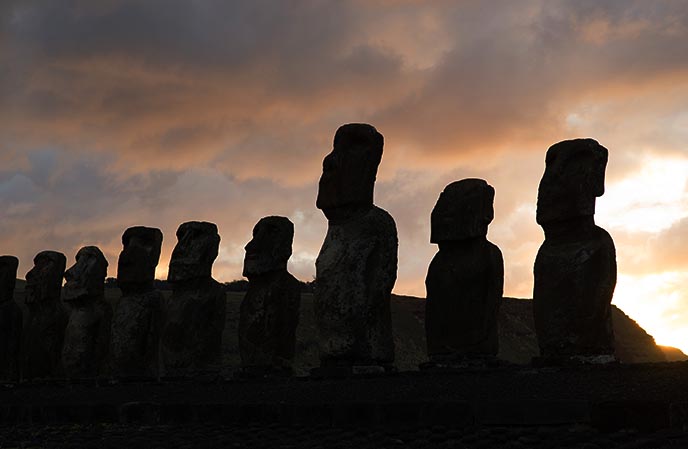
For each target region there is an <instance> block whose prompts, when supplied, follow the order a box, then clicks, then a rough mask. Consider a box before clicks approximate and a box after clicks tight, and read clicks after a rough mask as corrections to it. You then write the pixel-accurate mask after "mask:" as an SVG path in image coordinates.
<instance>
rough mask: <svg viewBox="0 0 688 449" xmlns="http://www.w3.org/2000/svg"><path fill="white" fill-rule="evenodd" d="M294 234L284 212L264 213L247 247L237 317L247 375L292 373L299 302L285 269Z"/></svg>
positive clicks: (294, 284) (297, 286)
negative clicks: (245, 283)
mask: <svg viewBox="0 0 688 449" xmlns="http://www.w3.org/2000/svg"><path fill="white" fill-rule="evenodd" d="M293 240H294V224H293V223H292V222H291V221H290V220H289V219H288V218H286V217H265V218H261V219H260V221H258V223H257V224H256V226H255V227H254V228H253V238H252V239H251V241H250V242H248V244H247V245H246V247H245V250H246V256H245V258H244V272H243V275H244V276H246V277H247V278H248V281H249V284H248V291H247V292H246V296H244V299H243V300H242V302H241V309H240V318H239V353H240V355H241V365H242V368H243V374H245V375H249V376H250V375H263V374H289V373H291V364H292V360H293V358H294V351H295V346H296V327H297V325H298V322H299V306H300V304H301V286H300V284H299V281H298V280H297V279H296V278H295V277H294V276H292V275H291V274H290V273H289V272H288V271H287V261H288V260H289V257H291V251H292V250H291V247H292V242H293Z"/></svg>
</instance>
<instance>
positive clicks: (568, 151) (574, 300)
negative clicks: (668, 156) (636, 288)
mask: <svg viewBox="0 0 688 449" xmlns="http://www.w3.org/2000/svg"><path fill="white" fill-rule="evenodd" d="M607 154H608V152H607V149H606V148H604V147H603V146H601V145H600V144H598V143H597V142H596V141H595V140H592V139H576V140H566V141H563V142H559V143H557V144H555V145H552V146H551V147H550V148H549V150H547V156H546V160H545V173H544V175H543V176H542V180H541V181H540V186H539V188H538V201H537V222H538V224H539V225H540V226H542V228H543V230H544V231H545V241H544V243H543V244H542V246H541V247H540V250H539V251H538V254H537V258H536V259H535V269H534V273H535V283H534V288H533V302H534V309H533V312H534V317H535V326H536V331H537V336H538V344H539V346H540V355H541V356H542V359H544V360H545V363H551V362H553V361H556V360H560V361H561V360H565V359H568V358H573V359H576V360H578V361H588V362H595V363H601V362H602V363H603V362H610V361H613V360H614V357H613V355H614V333H613V330H612V315H611V307H610V304H611V301H612V296H613V294H614V287H615V286H616V251H615V248H614V242H613V241H612V238H611V237H610V236H609V234H608V233H607V231H605V230H604V229H602V228H600V227H598V226H595V220H594V214H595V199H596V197H598V196H601V195H602V194H603V193H604V173H605V169H606V166H607V157H608V156H607ZM547 360H548V361H547Z"/></svg>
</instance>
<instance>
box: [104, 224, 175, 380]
mask: <svg viewBox="0 0 688 449" xmlns="http://www.w3.org/2000/svg"><path fill="white" fill-rule="evenodd" d="M122 245H123V249H122V252H121V253H120V255H119V260H118V264H117V285H118V286H119V288H120V290H121V291H122V297H121V299H120V301H119V302H118V303H117V307H116V308H115V311H114V314H113V318H112V338H111V342H110V360H111V367H112V373H113V375H114V376H116V377H124V378H126V377H129V378H131V377H144V378H151V377H158V365H159V353H160V350H159V347H160V327H161V325H162V323H161V320H162V316H161V315H162V300H163V297H162V293H160V292H159V291H158V290H156V289H155V286H154V282H155V267H156V266H157V265H158V261H159V260H160V250H161V247H162V232H161V231H160V229H157V228H147V227H144V226H135V227H132V228H128V229H127V230H126V231H125V232H124V234H123V235H122Z"/></svg>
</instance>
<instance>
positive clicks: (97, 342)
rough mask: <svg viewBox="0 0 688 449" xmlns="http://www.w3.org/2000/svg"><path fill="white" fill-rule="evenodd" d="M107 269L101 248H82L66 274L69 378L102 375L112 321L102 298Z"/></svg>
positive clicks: (65, 363)
mask: <svg viewBox="0 0 688 449" xmlns="http://www.w3.org/2000/svg"><path fill="white" fill-rule="evenodd" d="M107 267H108V263H107V260H105V256H103V253H102V252H101V251H100V249H98V248H97V247H95V246H84V247H83V248H81V249H80V250H79V252H77V254H76V263H75V264H74V265H72V266H71V267H70V268H69V269H68V270H67V271H65V279H66V280H67V282H66V283H65V286H64V289H63V299H64V301H65V302H66V303H67V304H69V307H70V313H69V321H68V323H67V329H66V331H65V337H64V345H63V346H62V365H63V367H64V371H65V375H66V376H67V377H68V378H72V379H79V378H91V377H97V376H100V375H104V374H105V368H106V362H107V356H108V350H109V347H110V325H111V322H112V309H111V308H110V305H109V304H108V303H106V302H105V298H104V294H105V276H106V275H107Z"/></svg>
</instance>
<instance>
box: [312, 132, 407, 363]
mask: <svg viewBox="0 0 688 449" xmlns="http://www.w3.org/2000/svg"><path fill="white" fill-rule="evenodd" d="M382 147H383V137H382V134H380V133H379V132H377V130H376V129H375V128H374V127H372V126H370V125H366V124H358V123H354V124H348V125H343V126H341V127H340V128H339V129H338V130H337V132H336V134H335V136H334V145H333V149H332V152H331V153H330V154H328V155H327V156H326V157H325V159H324V160H323V173H322V176H321V177H320V183H319V189H318V198H317V202H316V206H317V207H318V208H319V209H321V210H322V211H323V213H324V214H325V216H326V217H327V219H328V229H327V235H326V237H325V241H324V242H323V245H322V248H321V249H320V254H319V255H318V259H317V261H316V263H315V266H316V286H315V296H314V309H315V315H316V325H317V328H318V332H319V346H320V348H319V349H320V362H321V366H322V367H323V368H330V367H356V366H379V367H389V366H391V364H392V363H393V361H394V340H393V338H392V320H391V312H390V299H391V293H392V287H394V283H395V281H396V277H397V247H398V241H397V230H396V225H395V223H394V219H393V218H392V217H391V216H390V215H389V214H388V213H387V212H386V211H384V210H382V209H380V208H379V207H376V206H375V205H373V189H374V186H375V177H376V175H377V168H378V165H379V164H380V161H381V159H382Z"/></svg>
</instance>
